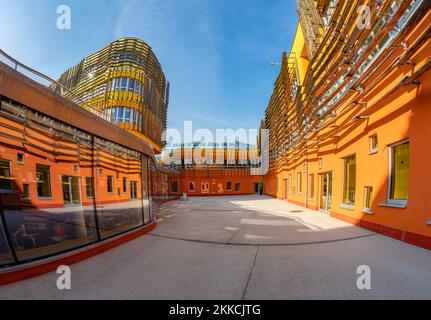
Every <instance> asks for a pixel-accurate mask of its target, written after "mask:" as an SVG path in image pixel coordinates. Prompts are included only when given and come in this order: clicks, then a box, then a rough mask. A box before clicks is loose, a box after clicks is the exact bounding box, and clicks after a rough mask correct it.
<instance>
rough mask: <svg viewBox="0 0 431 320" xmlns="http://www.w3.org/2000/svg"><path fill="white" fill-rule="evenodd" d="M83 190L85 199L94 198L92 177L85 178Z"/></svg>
mask: <svg viewBox="0 0 431 320" xmlns="http://www.w3.org/2000/svg"><path fill="white" fill-rule="evenodd" d="M85 190H86V191H87V198H89V199H90V198H93V197H94V180H93V177H86V178H85Z"/></svg>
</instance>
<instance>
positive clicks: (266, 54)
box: [0, 0, 297, 130]
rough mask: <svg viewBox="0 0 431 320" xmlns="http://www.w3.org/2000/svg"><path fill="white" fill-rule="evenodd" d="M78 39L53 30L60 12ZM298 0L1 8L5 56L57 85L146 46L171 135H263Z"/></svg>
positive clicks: (76, 2)
mask: <svg viewBox="0 0 431 320" xmlns="http://www.w3.org/2000/svg"><path fill="white" fill-rule="evenodd" d="M62 4H66V5H69V6H70V7H71V10H72V29H71V30H58V29H57V28H56V20H57V14H56V9H57V6H59V5H62ZM295 6H296V1H294V0H281V1H275V0H274V1H272V0H271V1H269V0H73V1H72V0H70V1H66V0H59V1H54V0H37V1H33V0H14V1H11V0H0V7H1V8H3V10H2V11H3V12H2V18H1V19H0V48H2V49H3V50H5V51H6V52H8V53H10V54H11V55H12V56H14V57H16V58H17V59H18V60H20V61H21V62H23V63H25V64H27V65H29V66H31V67H33V68H35V69H37V70H39V71H41V72H43V73H45V74H48V75H49V76H51V77H53V78H57V77H58V76H59V75H60V74H61V73H62V72H63V71H64V70H66V69H67V68H68V67H70V66H72V65H74V64H76V63H78V62H79V61H80V60H81V59H82V58H83V57H85V56H87V55H89V54H91V53H93V52H94V51H97V50H99V49H101V48H102V47H104V46H105V45H107V44H108V43H110V42H112V41H114V40H116V39H117V38H120V37H125V36H133V37H139V38H141V39H143V40H144V41H146V42H147V43H148V44H149V45H150V46H151V47H152V48H153V50H154V52H155V53H156V55H157V57H158V59H159V61H160V63H161V64H162V67H163V70H164V72H165V75H166V77H167V79H168V80H169V81H170V82H171V97H170V101H171V103H170V106H169V114H168V126H169V127H173V128H178V129H181V128H182V127H183V121H184V120H192V121H193V128H194V129H197V128H208V129H211V130H215V129H217V128H233V129H239V128H245V129H249V128H257V127H258V125H259V122H260V119H261V118H262V117H263V114H264V110H265V108H266V105H267V103H268V100H269V97H270V95H271V93H272V88H273V83H274V80H275V78H276V76H277V74H278V72H279V67H278V66H271V62H272V61H276V62H279V61H280V58H281V54H282V52H283V51H289V49H290V47H291V43H292V40H293V37H294V34H295V30H296V23H297V17H296V11H295V10H296V8H295Z"/></svg>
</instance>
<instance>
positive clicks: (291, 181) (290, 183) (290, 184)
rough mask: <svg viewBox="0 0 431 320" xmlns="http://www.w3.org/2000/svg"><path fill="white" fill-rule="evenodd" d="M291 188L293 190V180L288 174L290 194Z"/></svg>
mask: <svg viewBox="0 0 431 320" xmlns="http://www.w3.org/2000/svg"><path fill="white" fill-rule="evenodd" d="M292 188H293V179H292V175H291V174H289V192H290V193H292V191H293V190H292Z"/></svg>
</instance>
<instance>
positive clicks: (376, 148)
mask: <svg viewBox="0 0 431 320" xmlns="http://www.w3.org/2000/svg"><path fill="white" fill-rule="evenodd" d="M374 139H375V141H376V147H373V141H374ZM369 143H370V154H375V153H377V152H379V140H378V138H377V134H373V135H372V136H370V137H369Z"/></svg>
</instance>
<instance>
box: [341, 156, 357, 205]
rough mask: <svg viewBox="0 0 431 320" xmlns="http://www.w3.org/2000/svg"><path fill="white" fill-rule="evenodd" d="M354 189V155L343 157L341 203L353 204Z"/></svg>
mask: <svg viewBox="0 0 431 320" xmlns="http://www.w3.org/2000/svg"><path fill="white" fill-rule="evenodd" d="M355 191H356V156H351V157H348V158H345V159H344V196H343V203H344V204H347V205H354V204H355Z"/></svg>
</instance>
